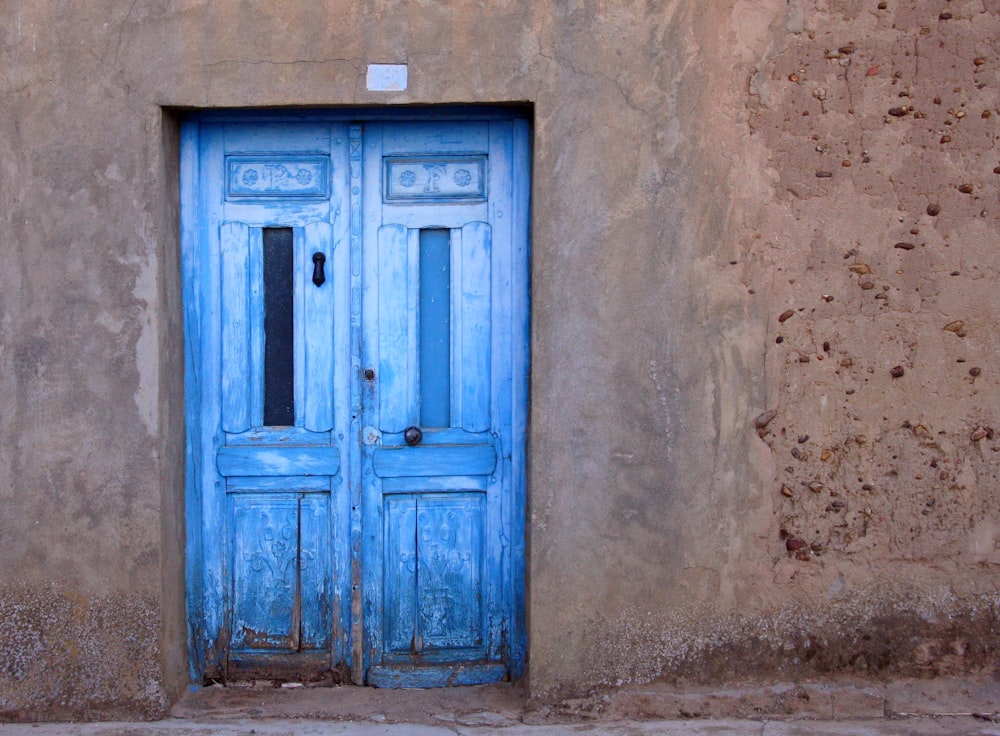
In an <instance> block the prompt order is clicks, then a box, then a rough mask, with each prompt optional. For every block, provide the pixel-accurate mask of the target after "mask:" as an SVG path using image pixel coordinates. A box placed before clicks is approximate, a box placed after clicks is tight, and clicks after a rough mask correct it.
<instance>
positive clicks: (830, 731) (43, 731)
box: [0, 714, 1000, 736]
mask: <svg viewBox="0 0 1000 736" xmlns="http://www.w3.org/2000/svg"><path fill="white" fill-rule="evenodd" d="M489 715H490V714H483V716H484V717H483V718H474V719H472V720H473V721H475V720H480V721H481V722H482V724H483V725H468V724H464V723H449V724H441V725H437V726H431V725H426V724H413V723H392V724H390V723H373V722H370V721H368V722H359V721H317V720H296V719H287V718H282V719H266V720H248V719H238V720H225V721H220V720H209V721H192V720H188V719H181V718H171V719H168V720H165V721H157V722H155V723H88V724H39V725H30V724H17V725H0V734H4V736H7V735H8V734H9V735H10V736H28V735H29V734H30V735H31V736H55V735H56V734H59V735H60V736H61V735H63V734H69V735H71V736H146V735H147V734H149V735H151V736H155V735H156V734H163V735H164V736H209V735H211V736H341V735H349V736H569V735H572V734H589V735H591V736H595V735H597V734H607V735H608V736H745V735H747V734H752V735H753V736H839V735H840V734H854V735H856V736H953V735H956V736H957V735H963V736H1000V724H995V723H990V722H985V721H982V720H977V719H974V718H968V717H941V718H929V717H916V716H913V717H910V718H905V719H902V720H892V719H886V718H882V719H877V720H865V721H852V720H845V721H805V720H798V721H767V720H758V721H754V720H737V719H693V720H686V721H676V720H675V721H597V722H590V723H576V724H565V723H564V724H549V725H529V724H525V723H520V724H513V725H499V724H491V723H489V721H490V720H491V719H490V718H489V717H488V716H489Z"/></svg>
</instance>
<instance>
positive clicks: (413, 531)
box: [182, 115, 528, 687]
mask: <svg viewBox="0 0 1000 736" xmlns="http://www.w3.org/2000/svg"><path fill="white" fill-rule="evenodd" d="M527 147H528V142H527V126H526V123H525V122H524V121H523V120H519V119H516V118H510V117H506V118H505V117H503V116H488V115H485V116H482V117H481V119H478V120H465V121H440V120H437V121H429V120H427V121H419V120H415V121H409V122H401V121H386V120H383V121H369V122H358V121H356V120H353V121H352V120H338V119H336V118H333V117H323V116H321V115H314V116H311V117H310V116H305V117H304V118H303V119H297V120H290V119H284V118H281V117H280V116H278V117H274V118H272V119H270V120H263V121H256V122H251V121H247V120H241V119H239V118H231V119H226V118H210V117H206V118H202V119H198V120H192V121H191V122H189V123H187V124H186V125H185V127H184V129H183V133H182V229H183V238H182V267H183V274H184V297H185V330H186V338H187V339H186V345H187V348H188V355H187V364H186V370H187V374H186V388H187V408H186V417H187V426H188V488H187V509H188V543H187V565H188V612H189V623H190V626H191V632H192V634H191V654H192V657H191V662H192V675H193V677H194V678H196V679H236V678H272V679H274V678H277V679H321V678H324V677H330V676H331V673H334V675H333V676H338V677H340V678H342V679H343V678H349V679H350V680H351V681H353V682H356V683H359V684H360V683H368V684H373V685H378V686H383V687H393V686H431V685H447V684H462V683H477V682H487V681H493V680H498V679H502V678H505V677H508V676H512V675H514V676H516V675H517V674H518V673H519V671H520V669H521V667H522V664H523V656H524V643H523V639H524V629H523V610H524V605H523V579H524V558H523V551H524V544H523V538H524V460H523V452H524V421H525V403H526V382H527Z"/></svg>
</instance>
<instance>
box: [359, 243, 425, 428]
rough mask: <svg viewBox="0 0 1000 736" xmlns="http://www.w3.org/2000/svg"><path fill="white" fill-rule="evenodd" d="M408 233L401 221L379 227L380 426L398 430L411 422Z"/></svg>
mask: <svg viewBox="0 0 1000 736" xmlns="http://www.w3.org/2000/svg"><path fill="white" fill-rule="evenodd" d="M409 250H410V248H409V234H408V232H407V229H406V228H405V227H403V226H402V225H383V226H382V227H380V228H379V230H378V329H379V333H378V350H379V367H378V373H377V374H376V375H377V376H378V395H379V426H380V429H382V431H384V432H401V431H402V430H403V429H405V428H406V427H407V426H408V425H409V424H411V423H414V422H415V419H416V417H415V416H414V407H413V406H412V401H411V396H412V394H413V385H414V383H415V381H414V376H413V375H412V373H411V358H410V355H409V352H410V341H411V338H412V335H411V332H412V330H411V327H410V317H411V315H410V309H409V307H410V283H409V282H410V273H409V271H410V266H411V264H410V258H409ZM369 288H375V287H374V284H373V285H370V287H369Z"/></svg>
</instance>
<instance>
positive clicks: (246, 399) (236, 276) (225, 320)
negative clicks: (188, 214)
mask: <svg viewBox="0 0 1000 736" xmlns="http://www.w3.org/2000/svg"><path fill="white" fill-rule="evenodd" d="M219 248H220V251H221V258H222V298H221V304H222V365H223V371H222V428H223V429H224V430H225V431H227V432H245V431H246V430H247V429H249V428H250V391H251V383H250V293H249V284H248V274H249V268H248V266H249V248H250V229H249V228H248V227H247V226H246V225H244V224H243V223H240V222H226V223H223V224H222V227H221V229H220V232H219Z"/></svg>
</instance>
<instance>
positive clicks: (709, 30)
mask: <svg viewBox="0 0 1000 736" xmlns="http://www.w3.org/2000/svg"><path fill="white" fill-rule="evenodd" d="M883 5H884V6H885V7H881V6H883ZM998 15H1000V2H998V1H997V0H952V1H951V2H944V1H943V2H941V3H927V2H918V1H916V0H887V1H886V2H885V3H880V2H878V0H791V1H790V2H786V1H785V0H706V1H703V2H683V1H681V0H660V1H653V0H647V1H640V0H620V1H618V2H610V1H604V2H602V1H600V0H531V1H528V0H484V1H483V2H445V3H443V2H424V1H422V0H376V1H375V2H353V1H349V0H327V1H326V2H322V3H315V2H304V1H303V2H296V1H291V0H290V1H289V2H283V3H254V2H249V1H247V0H215V1H213V2H204V1H198V0H179V1H175V2H167V1H166V0H162V1H159V2H158V1H156V0H133V1H132V2H123V1H119V0H105V1H95V2H87V3H65V2H56V1H55V0H32V2H21V1H19V0H10V1H9V2H6V3H4V4H3V5H2V6H0V67H2V68H3V69H4V70H5V71H4V75H3V77H2V79H0V96H2V103H0V211H2V212H3V213H4V216H5V217H4V223H5V227H3V228H2V229H0V253H2V263H3V267H2V269H0V416H3V417H4V421H3V422H2V423H0V503H2V505H0V509H2V511H0V547H2V549H3V550H4V561H5V564H4V565H3V566H2V567H0V716H2V717H5V718H36V717H47V718H53V717H69V716H72V717H101V716H103V717H107V716H110V715H129V716H143V715H145V716H155V715H157V714H160V713H162V712H163V710H164V708H165V707H166V706H167V704H168V703H169V702H170V701H171V700H172V699H174V698H175V697H176V696H177V694H178V693H179V692H180V691H181V689H182V688H183V687H184V685H185V678H186V674H185V657H186V653H185V648H184V647H185V643H184V640H185V625H184V620H183V607H182V603H181V599H182V594H183V575H182V565H183V560H182V559H181V557H182V549H183V539H184V529H183V523H182V519H183V509H182V498H183V472H184V471H183V426H182V424H183V423H182V419H183V391H182V389H183V381H182V378H183V377H182V368H183V360H182V356H183V335H182V334H181V327H180V304H179V293H180V289H179V285H178V271H179V269H178V263H177V260H178V255H177V212H176V206H177V205H176V202H177V194H176V182H177V150H176V140H177V135H176V122H177V119H178V117H179V116H180V115H181V112H180V110H181V109H183V108H207V107H255V106H332V105H379V104H394V105H395V104H437V103H448V102H504V101H530V102H532V103H533V105H534V111H535V127H534V161H533V184H532V187H533V188H532V197H533V199H532V207H533V218H532V249H533V262H532V284H531V288H532V299H533V307H532V308H533V319H532V346H531V348H532V383H531V416H530V436H529V487H528V496H529V506H530V508H529V509H528V514H529V516H528V529H529V540H528V541H529V562H528V564H529V591H528V593H529V601H528V615H529V688H530V693H531V695H532V696H533V697H534V698H536V699H539V700H550V699H554V698H557V697H561V696H566V695H572V694H578V693H581V692H584V691H586V690H588V689H589V688H593V687H596V686H601V685H615V684H618V683H623V682H634V681H644V680H650V679H656V678H668V679H691V680H699V681H708V682H718V681H722V680H726V679H732V678H737V677H752V676H759V677H775V676H780V677H783V678H793V677H811V676H818V675H824V674H842V673H851V674H867V675H872V676H887V675H893V674H937V673H944V672H970V671H978V670H989V669H991V668H993V667H994V666H995V660H996V644H995V643H994V642H995V640H996V636H995V635H996V631H995V629H994V626H995V625H994V621H995V620H996V616H997V614H998V613H1000V610H998V609H1000V596H998V594H997V590H996V583H995V580H996V571H997V565H998V564H1000V552H998V548H997V539H998V537H1000V508H998V506H1000V502H998V493H997V478H996V475H997V465H998V463H997V457H998V454H997V453H998V452H1000V437H995V432H994V429H993V427H994V426H996V425H997V421H998V420H997V416H996V411H997V409H996V407H997V406H998V401H997V399H998V395H1000V389H998V378H997V370H998V369H997V345H998V344H1000V341H998V334H997V325H996V323H995V320H993V319H992V315H994V314H995V313H996V311H997V307H998V306H1000V305H998V301H1000V295H998V293H1000V292H998V290H997V288H996V282H997V275H998V274H997V267H996V258H995V252H996V249H997V247H998V245H1000V239H998V228H997V222H998V221H997V217H998V213H1000V202H998V194H997V182H998V175H997V174H996V173H994V172H995V167H997V166H998V164H1000V158H998V154H997V150H996V145H995V144H996V136H997V123H998V121H1000V110H998V107H1000V101H998V92H997V90H998V81H997V75H998V70H1000V46H998V41H997V39H998V38H1000V20H998ZM946 16H947V17H946ZM368 63H407V64H408V65H409V88H408V89H407V90H406V91H404V92H393V93H381V92H380V93H375V92H369V91H367V90H366V88H365V71H366V65H367V64H368ZM946 138H947V140H945V139H946ZM996 170H1000V169H996ZM910 246H912V247H910ZM768 420H769V421H768ZM758 425H762V426H758ZM998 429H1000V427H998Z"/></svg>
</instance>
